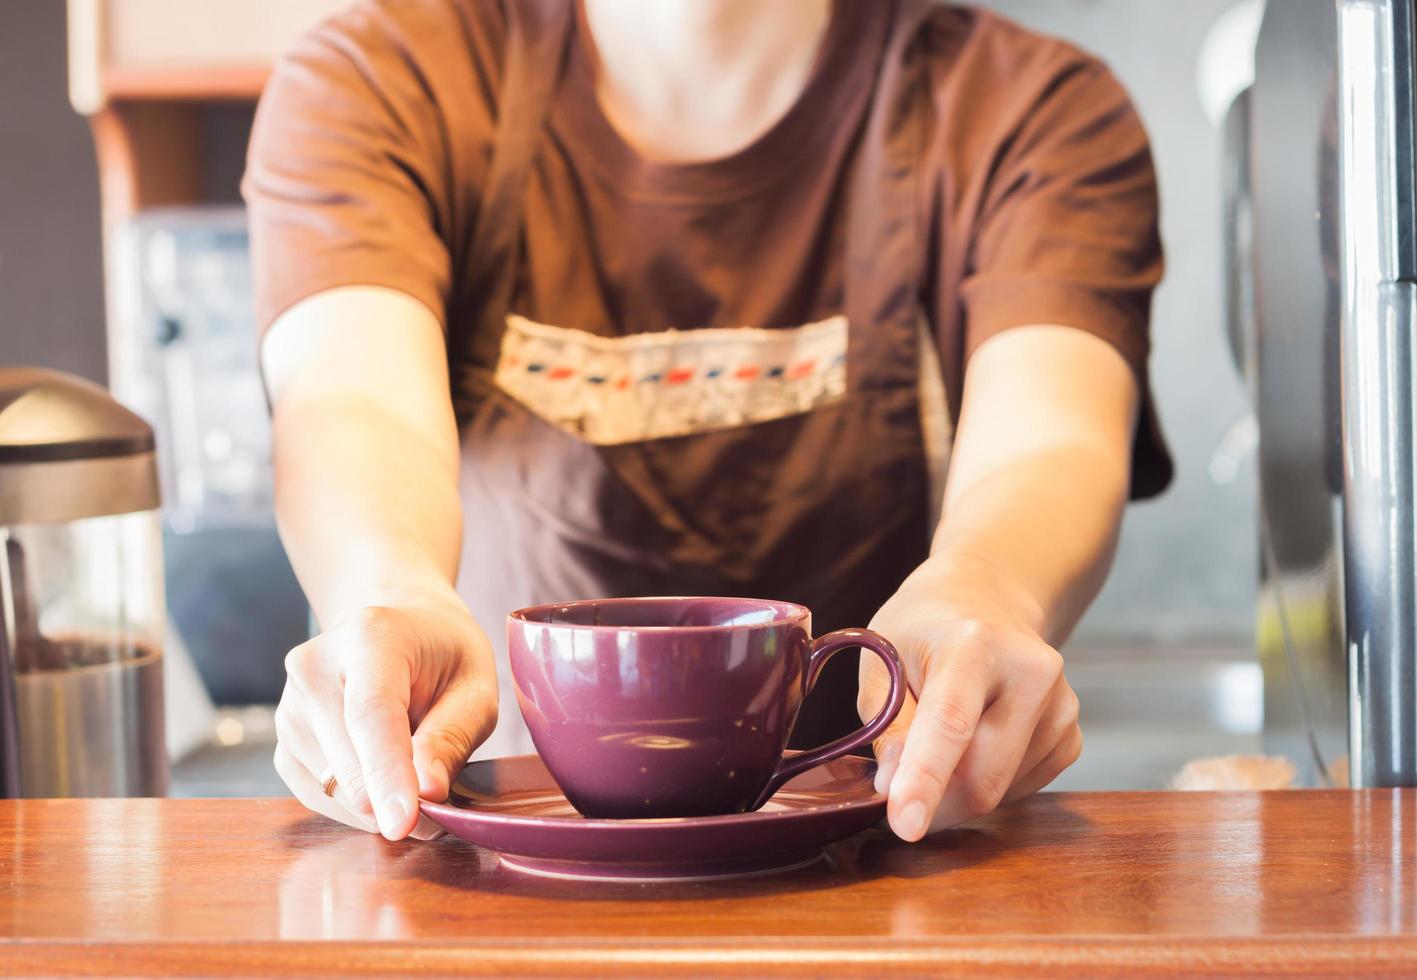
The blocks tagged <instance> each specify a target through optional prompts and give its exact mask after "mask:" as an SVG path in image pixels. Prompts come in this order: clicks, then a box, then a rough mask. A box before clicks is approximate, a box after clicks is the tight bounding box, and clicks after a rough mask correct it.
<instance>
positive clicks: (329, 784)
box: [320, 768, 337, 796]
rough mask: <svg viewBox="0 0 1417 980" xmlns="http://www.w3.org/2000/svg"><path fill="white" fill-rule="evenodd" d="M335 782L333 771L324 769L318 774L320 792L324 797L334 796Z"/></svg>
mask: <svg viewBox="0 0 1417 980" xmlns="http://www.w3.org/2000/svg"><path fill="white" fill-rule="evenodd" d="M336 781H337V780H336V779H335V771H334V770H333V769H330V768H326V769H325V771H324V772H322V773H321V774H320V792H321V793H324V794H325V795H326V796H334V795H335V783H336Z"/></svg>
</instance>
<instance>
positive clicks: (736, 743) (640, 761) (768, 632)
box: [507, 598, 905, 818]
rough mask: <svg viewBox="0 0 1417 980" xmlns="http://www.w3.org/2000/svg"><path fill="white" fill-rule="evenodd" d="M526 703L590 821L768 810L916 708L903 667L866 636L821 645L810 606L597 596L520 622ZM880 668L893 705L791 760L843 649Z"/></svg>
mask: <svg viewBox="0 0 1417 980" xmlns="http://www.w3.org/2000/svg"><path fill="white" fill-rule="evenodd" d="M507 638H508V650H509V652H510V655H511V664H512V675H513V677H514V678H515V680H516V686H517V703H518V705H519V706H520V707H521V712H522V717H523V718H525V719H526V724H527V727H528V728H529V729H530V731H531V737H532V741H533V742H534V743H535V744H536V750H537V752H538V753H539V754H540V755H541V758H542V761H543V762H545V764H546V768H547V769H548V770H549V771H550V773H551V776H552V778H553V779H555V780H556V784H557V785H558V786H559V787H560V788H561V791H562V792H564V793H565V794H566V799H568V800H569V801H570V802H571V804H572V805H573V806H575V808H576V809H577V810H579V811H580V812H581V813H583V814H585V815H586V816H588V817H613V818H634V817H693V816H708V815H711V814H720V813H743V812H746V811H749V810H756V809H758V808H759V807H761V806H762V805H763V804H764V803H765V802H767V800H768V798H769V797H771V796H772V794H773V793H775V792H777V790H778V789H779V788H780V787H781V786H782V784H783V783H785V782H787V780H789V779H791V778H792V777H793V776H795V775H797V774H798V773H801V772H804V771H805V770H807V769H810V768H812V767H813V766H817V765H820V764H822V763H823V762H826V761H827V760H829V759H835V758H837V757H838V756H841V755H845V754H846V753H848V752H850V751H851V750H852V749H855V748H858V747H859V746H862V745H865V744H867V743H868V742H871V741H872V740H873V739H875V738H876V737H877V736H878V735H880V734H881V733H882V732H883V731H885V729H886V727H887V726H888V725H889V724H890V723H891V721H892V720H894V719H895V716H896V714H897V713H898V712H899V711H900V707H901V704H902V702H904V700H905V683H904V673H903V671H902V668H901V664H900V656H899V655H898V654H897V653H896V650H895V647H894V646H892V645H891V643H890V641H889V640H887V639H886V638H885V637H883V636H881V635H880V634H878V633H874V632H872V631H870V630H865V629H845V630H837V631H836V632H834V633H828V634H827V635H826V636H822V637H819V638H817V639H815V640H814V639H812V614H811V613H810V612H809V611H808V610H807V609H806V607H804V606H799V605H796V604H795V603H791V602H775V601H770V600H766V599H729V598H646V599H591V600H587V601H584V602H571V603H565V604H561V605H547V606H534V607H531V608H528V609H520V610H518V611H516V612H514V613H512V614H511V615H510V616H509V617H508V618H507ZM853 647H861V648H862V649H864V650H869V651H870V652H871V653H874V654H875V655H876V656H878V657H880V658H881V660H882V662H884V663H885V665H886V670H887V671H888V672H889V674H890V694H889V696H888V697H887V698H886V703H885V705H884V706H883V707H882V708H881V710H880V712H879V713H878V714H877V715H876V717H875V718H873V719H872V720H871V721H870V722H869V723H868V724H866V725H863V726H862V727H861V728H860V729H858V730H857V731H855V732H853V733H851V734H850V735H847V736H845V737H843V738H839V739H837V740H836V741H834V742H831V743H829V744H827V745H823V746H821V747H820V748H816V749H812V750H810V751H807V752H800V753H793V754H791V755H788V754H786V752H785V750H786V747H787V739H788V736H789V735H791V733H792V726H793V725H794V724H795V723H796V721H797V712H798V710H799V709H800V708H801V707H802V702H803V700H804V699H805V698H806V696H807V694H808V692H809V691H810V690H811V689H812V685H813V684H814V683H815V682H816V679H817V677H818V676H819V675H820V674H821V670H822V666H823V665H824V664H825V663H826V662H827V660H828V659H829V658H830V657H831V656H832V655H833V654H835V653H837V652H838V651H841V650H846V649H851V648H853Z"/></svg>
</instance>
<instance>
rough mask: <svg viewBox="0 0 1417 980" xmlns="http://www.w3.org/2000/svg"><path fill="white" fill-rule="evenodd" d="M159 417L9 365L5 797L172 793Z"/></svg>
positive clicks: (0, 503) (1, 585)
mask: <svg viewBox="0 0 1417 980" xmlns="http://www.w3.org/2000/svg"><path fill="white" fill-rule="evenodd" d="M158 496H159V495H158V483H157V468H156V465H155V460H154V452H153V434H152V429H151V428H150V427H149V426H148V424H147V423H146V422H144V421H143V420H142V419H141V418H139V417H138V416H137V415H134V414H133V413H132V412H130V411H128V410H127V409H125V408H123V407H122V406H121V405H119V404H118V403H117V402H116V401H114V400H113V399H112V397H110V396H109V394H108V393H107V392H106V391H104V390H103V389H102V388H100V387H98V386H97V385H94V384H91V383H90V382H87V381H84V380H82V379H80V378H76V377H73V376H71V375H67V374H62V373H60V372H57V371H47V370H41V369H37V368H0V796H7V797H16V796H24V797H56V796H59V797H76V796H161V795H163V794H164V793H166V791H167V780H168V766H167V752H166V746H165V742H164V738H163V700H162V637H163V629H164V615H163V613H164V606H163V581H162V537H161V526H160V521H159V511H158V505H159V499H158Z"/></svg>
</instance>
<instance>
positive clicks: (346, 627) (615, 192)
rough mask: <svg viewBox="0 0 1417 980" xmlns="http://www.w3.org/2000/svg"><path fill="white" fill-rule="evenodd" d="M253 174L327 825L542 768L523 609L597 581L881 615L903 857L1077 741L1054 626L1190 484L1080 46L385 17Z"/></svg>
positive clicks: (387, 6)
mask: <svg viewBox="0 0 1417 980" xmlns="http://www.w3.org/2000/svg"><path fill="white" fill-rule="evenodd" d="M244 189H245V194H246V198H247V201H248V203H249V205H250V217H251V228H252V239H253V250H254V260H255V269H256V282H257V298H258V306H259V316H260V320H261V323H262V324H263V325H264V326H265V327H266V328H267V329H266V332H265V334H264V339H263V344H262V363H263V367H264V371H265V374H266V380H267V383H268V386H269V391H270V396H271V401H272V406H273V412H274V439H275V468H276V492H277V511H278V518H279V522H280V527H281V532H282V536H283V539H284V541H285V544H286V547H287V549H288V551H289V554H290V557H291V560H292V562H293V564H294V566H295V569H296V572H297V573H298V575H299V577H300V580H301V582H302V584H303V586H304V588H305V591H306V593H307V595H308V597H309V599H310V602H311V604H312V606H313V608H314V611H315V613H316V616H317V618H318V620H319V623H320V627H321V632H320V634H319V635H318V636H316V637H315V638H314V639H312V640H311V641H309V642H308V643H305V644H303V645H301V646H300V647H297V648H296V649H295V650H293V651H291V653H290V656H289V658H288V660H287V664H288V673H289V677H288V683H287V686H286V690H285V694H284V696H283V698H282V700H281V704H280V707H279V710H278V713H277V723H278V731H279V748H278V751H277V754H276V764H277V768H278V769H279V771H280V773H281V775H282V777H283V778H284V779H285V781H286V782H287V783H288V784H289V786H290V788H291V789H292V791H293V792H294V793H295V795H296V796H297V797H299V798H300V799H301V800H302V801H303V802H304V803H305V804H306V805H307V806H309V807H311V808H312V809H314V810H318V811H319V812H321V813H324V814H326V815H328V816H330V817H333V818H335V819H337V820H341V821H344V822H345V823H348V824H350V825H353V826H356V827H362V828H365V829H367V830H371V831H373V830H378V831H381V832H382V833H383V834H384V835H385V836H387V837H389V838H391V839H398V838H402V837H405V836H408V835H410V834H414V835H417V836H425V835H426V834H427V833H428V832H429V831H430V830H431V829H432V828H431V827H430V826H428V825H425V824H423V823H421V822H420V820H419V816H418V811H417V804H416V801H417V799H418V797H419V796H420V795H421V796H423V797H426V798H430V799H442V798H444V797H445V796H446V794H447V792H448V787H449V782H450V779H451V778H452V777H453V776H454V775H455V774H456V773H457V771H458V769H459V768H460V767H461V766H462V765H463V763H464V762H465V760H466V759H467V758H468V756H469V754H470V753H471V752H473V751H474V750H475V749H479V747H481V748H480V749H479V751H481V752H482V753H490V754H509V753H513V752H518V751H529V750H530V747H529V743H527V742H526V741H525V733H524V730H523V729H522V728H521V726H520V719H519V718H518V717H517V714H518V713H517V711H516V710H515V707H514V702H513V700H512V699H511V696H510V687H509V685H508V681H507V674H506V670H505V659H504V658H505V653H504V651H502V650H501V649H500V647H501V642H500V641H501V637H500V634H501V631H502V622H503V619H504V617H505V614H506V613H507V611H508V610H510V609H513V608H516V607H519V606H523V605H527V604H531V603H537V602H546V601H558V600H567V599H576V598H585V597H594V596H605V595H664V594H722V595H748V596H764V597H771V598H778V599H788V600H794V601H797V602H800V603H803V604H805V605H807V606H809V607H810V608H811V609H812V610H813V613H814V620H815V623H814V625H815V627H816V630H817V632H825V631H827V630H830V629H834V628H837V627H842V626H860V625H863V624H867V623H869V625H870V626H872V627H873V628H875V629H877V630H879V631H880V632H882V633H884V634H885V635H886V636H887V637H889V638H891V639H892V640H893V641H894V642H895V643H896V645H897V646H898V647H899V649H900V651H901V654H902V656H903V658H904V661H905V664H906V668H907V673H908V679H909V683H910V688H911V691H912V694H913V697H911V698H910V699H909V700H908V703H907V706H906V708H905V709H904V710H903V711H902V713H901V714H900V716H899V718H898V719H897V721H896V723H895V724H894V726H893V727H892V728H891V729H890V730H889V731H888V733H887V734H886V735H885V736H884V737H883V738H882V739H881V740H880V741H879V742H878V744H877V745H876V752H877V756H878V758H879V759H880V760H881V768H880V773H879V780H878V785H879V786H880V787H881V788H882V789H883V790H886V791H887V792H888V795H889V819H890V825H891V827H892V828H893V829H894V830H895V832H896V833H897V834H898V835H900V836H901V837H902V838H904V839H906V840H916V839H918V838H920V837H921V836H923V835H924V834H926V833H928V832H929V831H931V830H932V829H939V828H942V827H947V826H950V825H953V824H955V823H958V822H960V821H962V820H965V819H967V818H969V817H972V816H975V815H978V814H982V813H984V812H987V811H988V810H990V809H992V808H993V807H994V806H996V805H997V804H998V803H999V802H1000V801H1003V800H1008V799H1013V798H1017V797H1019V796H1023V795H1026V794H1028V793H1032V792H1034V791H1036V790H1038V789H1040V788H1041V787H1043V786H1045V785H1047V784H1048V782H1050V781H1051V780H1052V779H1053V778H1054V777H1055V776H1057V775H1058V773H1059V772H1061V771H1062V770H1063V769H1064V768H1066V767H1067V766H1068V765H1069V764H1071V763H1072V762H1073V761H1074V760H1075V759H1076V758H1077V756H1078V753H1079V751H1080V749H1081V745H1082V741H1081V734H1080V732H1079V729H1078V724H1077V719H1078V703H1077V697H1076V695H1075V694H1074V693H1073V690H1072V689H1071V687H1069V685H1068V681H1067V678H1066V676H1065V675H1064V671H1063V660H1062V657H1061V656H1060V655H1059V653H1058V647H1059V645H1060V644H1061V643H1062V642H1063V641H1064V639H1065V638H1066V637H1067V635H1068V633H1069V631H1070V630H1071V629H1072V628H1073V626H1074V624H1075V623H1076V622H1077V621H1078V618H1079V617H1080V616H1081V615H1082V613H1083V611H1084V609H1085V608H1086V607H1087V605H1088V603H1089V602H1090V601H1091V599H1092V598H1093V597H1094V596H1095V594H1096V593H1097V591H1098V589H1099V588H1100V587H1101V585H1102V582H1103V579H1104V576H1105V574H1106V571H1107V568H1108V565H1109V563H1110V560H1111V556H1112V552H1113V548H1114V544H1115V541H1116V536H1117V531H1118V525H1119V522H1120V519H1121V514H1122V510H1123V507H1124V505H1125V503H1126V501H1127V498H1128V494H1129V492H1130V494H1131V495H1133V496H1144V495H1148V494H1153V493H1156V492H1158V491H1159V490H1160V489H1161V488H1162V487H1163V486H1164V485H1165V484H1166V482H1167V480H1168V479H1169V475H1170V463H1169V460H1168V458H1167V455H1166V452H1165V449H1164V447H1163V445H1162V443H1161V441H1160V437H1159V435H1158V432H1157V429H1156V425H1155V420H1154V417H1153V414H1152V411H1151V408H1150V400H1149V397H1148V393H1147V372H1146V361H1147V354H1148V315H1149V304H1150V296H1151V291H1152V288H1153V287H1154V286H1155V284H1156V282H1157V280H1158V279H1159V277H1160V274H1161V252H1160V245H1159V241H1158V235H1157V201H1156V186H1155V177H1154V174H1153V169H1152V161H1151V157H1150V154H1149V151H1148V146H1147V139H1146V135H1145V133H1144V131H1143V129H1142V126H1141V124H1140V122H1139V121H1138V119H1137V117H1136V114H1135V112H1134V111H1133V109H1132V107H1131V105H1130V103H1129V101H1128V99H1127V96H1126V94H1125V93H1124V92H1123V90H1122V89H1121V87H1120V86H1119V85H1118V83H1117V82H1116V81H1115V79H1114V78H1113V77H1112V76H1111V75H1110V74H1109V73H1108V71H1107V70H1106V69H1105V68H1104V67H1103V66H1102V65H1100V64H1099V63H1098V62H1096V61H1095V60H1093V59H1092V58H1090V57H1088V56H1087V55H1085V54H1083V53H1081V52H1079V51H1078V50H1076V49H1075V48H1073V47H1070V46H1068V45H1066V44H1063V43H1061V42H1059V41H1056V40H1052V39H1049V38H1045V37H1041V36H1039V35H1036V34H1033V33H1030V32H1029V31H1026V30H1024V29H1022V28H1021V27H1018V26H1017V25H1014V24H1012V23H1010V22H1008V21H1006V20H1004V19H1002V18H999V17H996V16H994V15H992V14H989V13H985V12H982V11H979V10H974V9H967V8H962V7H955V6H952V5H948V4H941V3H935V2H929V0H890V2H887V0H835V2H832V0H780V2H776V3H771V4H764V3H758V2H756V0H580V2H579V3H576V2H574V0H503V2H493V0H375V2H366V3H363V4H361V5H359V6H356V7H354V8H353V9H351V10H350V11H348V12H346V13H343V14H341V15H339V16H338V17H336V18H335V19H333V20H331V21H329V22H327V23H326V24H325V25H323V26H322V27H320V28H318V29H317V30H315V31H314V32H313V33H312V34H310V35H309V36H307V37H306V38H305V39H304V40H303V41H301V42H300V44H299V45H298V46H297V47H296V48H295V49H294V50H293V51H292V52H291V53H290V54H289V55H288V56H287V57H286V58H285V59H284V60H283V61H282V62H281V64H280V65H279V66H278V67H277V69H276V71H275V73H274V76H273V78H272V80H271V82H270V85H269V86H268V88H267V91H266V94H265V96H264V98H263V100H262V102H261V106H260V110H259V112H258V115H257V120H256V126H255V131H254V135H253V141H252V145H251V151H250V159H249V168H248V172H247V176H246V181H245V187H244ZM946 464H947V466H946ZM874 664H875V658H865V659H864V660H863V662H862V666H861V668H860V673H859V677H858V675H857V672H856V668H855V667H854V666H852V665H851V664H849V663H847V662H846V660H845V658H844V657H842V658H837V661H836V662H834V663H833V664H832V666H831V667H829V668H828V671H827V673H826V675H825V676H824V677H823V679H822V681H821V683H820V685H819V688H818V690H817V691H815V692H814V694H813V696H812V697H811V698H810V699H809V701H808V703H807V707H806V708H805V709H804V712H803V718H802V721H801V723H800V724H799V727H798V732H797V736H798V738H799V740H800V741H801V742H803V743H804V744H805V743H811V742H819V741H822V740H825V739H827V738H829V737H832V736H833V735H835V734H840V733H841V732H843V731H845V730H848V729H851V728H855V727H856V726H857V724H858V720H857V714H858V711H859V713H860V714H862V715H864V716H867V717H869V716H871V715H873V714H874V713H875V710H876V706H877V705H878V704H879V703H880V701H881V698H882V697H883V691H884V679H883V678H882V677H881V676H879V675H878V674H877V673H876V669H875V667H874V666H873V665H874ZM833 668H835V669H833ZM499 675H500V677H501V680H500V681H499ZM499 687H500V697H499ZM499 700H500V703H501V706H502V711H501V713H500V714H499V712H498V706H499Z"/></svg>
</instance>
